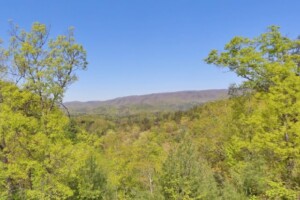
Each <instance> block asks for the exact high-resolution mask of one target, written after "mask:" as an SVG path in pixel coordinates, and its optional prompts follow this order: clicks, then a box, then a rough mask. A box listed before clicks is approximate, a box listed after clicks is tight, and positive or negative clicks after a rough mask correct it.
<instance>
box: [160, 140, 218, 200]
mask: <svg viewBox="0 0 300 200" xmlns="http://www.w3.org/2000/svg"><path fill="white" fill-rule="evenodd" d="M161 187H162V192H163V195H164V197H165V198H166V199H182V200H188V199H216V198H217V195H218V194H217V192H218V191H217V185H216V182H215V180H214V177H213V173H212V171H211V169H210V167H209V166H208V165H207V163H206V162H205V161H204V160H201V159H200V157H199V155H198V154H197V151H196V149H195V148H194V146H193V144H192V143H191V141H188V140H186V141H184V142H182V143H181V144H180V145H179V147H178V148H177V149H176V150H175V151H173V152H171V153H170V154H169V156H168V158H167V160H166V161H165V163H164V165H163V169H162V176H161Z"/></svg>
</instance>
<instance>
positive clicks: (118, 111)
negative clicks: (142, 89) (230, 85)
mask: <svg viewBox="0 0 300 200" xmlns="http://www.w3.org/2000/svg"><path fill="white" fill-rule="evenodd" d="M227 93H228V90H226V89H215V90H201V91H180V92H168V93H156V94H147V95H136V96H127V97H119V98H116V99H112V100H107V101H88V102H79V101H73V102H66V103H65V106H66V107H67V108H68V110H69V112H70V113H71V114H102V115H122V116H124V115H131V114H137V113H141V112H164V111H166V112H168V111H179V110H187V109H189V108H192V107H193V106H196V105H200V104H203V103H206V102H210V101H215V100H219V99H224V98H227V97H228V94H227Z"/></svg>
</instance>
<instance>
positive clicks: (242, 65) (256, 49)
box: [205, 26, 300, 91]
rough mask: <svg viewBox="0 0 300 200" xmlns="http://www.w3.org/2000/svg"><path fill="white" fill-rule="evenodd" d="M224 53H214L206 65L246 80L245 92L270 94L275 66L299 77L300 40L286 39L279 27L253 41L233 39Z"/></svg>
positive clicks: (207, 59) (239, 38)
mask: <svg viewBox="0 0 300 200" xmlns="http://www.w3.org/2000/svg"><path fill="white" fill-rule="evenodd" d="M224 49H225V51H224V52H221V53H219V52H218V51H217V50H212V51H211V52H210V53H209V55H208V57H207V58H206V59H205V61H206V62H207V63H209V64H215V65H217V66H221V67H227V68H229V69H230V70H231V71H233V72H235V73H236V74H237V75H238V76H240V77H242V78H244V79H246V81H245V82H244V86H245V87H246V88H250V89H255V90H257V91H268V89H269V87H270V86H272V85H274V84H275V83H274V80H272V77H273V76H274V73H276V72H275V71H274V67H276V66H281V67H284V68H287V69H288V70H289V71H291V72H293V73H294V74H295V75H297V76H299V75H300V40H299V39H295V40H292V39H289V38H288V37H285V36H283V35H282V34H281V33H280V32H279V27H277V26H271V27H269V28H268V31H267V32H266V33H263V34H261V35H260V36H258V37H256V38H253V39H250V38H244V37H234V38H233V39H232V40H231V41H230V42H229V43H228V44H226V45H225V48H224ZM277 68H278V67H277ZM284 76H285V74H283V75H282V77H284Z"/></svg>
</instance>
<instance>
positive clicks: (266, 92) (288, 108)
mask: <svg viewBox="0 0 300 200" xmlns="http://www.w3.org/2000/svg"><path fill="white" fill-rule="evenodd" d="M299 42H300V41H299V40H298V39H296V40H292V39H289V38H287V37H284V36H282V35H281V33H280V32H279V28H278V27H275V26H271V27H270V28H269V29H268V32H266V33H263V34H261V35H260V36H259V37H257V38H254V39H249V38H243V37H235V38H234V39H232V40H231V41H230V42H229V43H228V44H227V45H226V46H225V51H224V52H222V53H218V52H217V51H216V50H213V51H212V52H211V53H210V54H209V56H208V58H207V59H206V61H207V62H208V63H213V64H216V65H218V66H223V67H228V68H229V69H230V70H232V71H234V72H235V73H236V74H237V75H238V76H241V77H243V78H245V79H246V80H245V81H244V83H243V85H242V87H245V88H246V89H247V90H248V91H249V92H250V94H248V95H244V96H240V97H237V98H236V99H235V103H234V105H233V106H234V107H233V110H234V115H233V119H232V124H233V125H232V126H231V128H232V129H231V130H232V132H233V133H234V134H233V135H232V137H231V142H230V143H228V144H227V161H228V163H229V164H230V165H231V168H232V169H235V171H241V169H251V171H253V170H254V171H255V170H256V173H261V172H259V171H257V170H259V169H261V168H253V167H251V163H255V162H254V161H255V160H263V161H264V162H263V163H264V164H263V167H262V168H264V170H265V171H266V172H265V173H261V174H265V178H264V181H263V183H262V184H261V185H262V187H260V188H258V187H255V186H254V185H255V184H253V183H254V182H258V180H260V178H259V177H255V176H252V178H249V177H247V178H244V179H243V182H244V186H246V188H247V189H246V191H247V192H246V193H247V194H248V195H259V196H261V197H262V196H267V197H269V198H271V199H272V198H275V197H276V196H277V197H278V198H279V197H280V198H282V199H296V198H297V196H298V197H299V192H297V191H298V189H299V186H300V185H299V184H300V182H299V179H298V178H297V177H298V176H299V159H300V158H299V152H300V140H299V138H300V135H299V131H297V130H299V120H300V119H299V116H300V110H299V100H300V90H299V85H300V76H299V75H300V74H299V72H300V71H299V70H300V69H299V67H300V54H299ZM252 166H253V165H252ZM249 167H250V168H249ZM242 171H243V170H242ZM247 171H249V170H247ZM241 173H244V172H241ZM251 173H252V174H254V173H255V172H251ZM266 185H267V186H266ZM256 186H257V184H256ZM275 191H280V192H278V193H276V192H275Z"/></svg>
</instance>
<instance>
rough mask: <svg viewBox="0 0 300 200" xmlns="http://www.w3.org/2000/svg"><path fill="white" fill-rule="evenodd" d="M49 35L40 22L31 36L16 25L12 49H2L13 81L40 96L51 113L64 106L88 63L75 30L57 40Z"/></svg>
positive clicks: (70, 30) (11, 42)
mask: <svg viewBox="0 0 300 200" xmlns="http://www.w3.org/2000/svg"><path fill="white" fill-rule="evenodd" d="M49 33H50V29H49V28H48V27H47V26H46V25H44V24H41V23H38V22H36V23H34V24H33V25H32V27H31V30H30V31H29V32H27V31H25V30H23V29H20V28H19V27H18V26H17V25H14V24H12V26H11V31H10V36H11V38H10V45H9V48H8V49H7V50H5V49H4V48H2V49H1V51H0V55H1V56H0V58H1V61H2V65H1V67H2V68H5V69H6V72H7V75H8V77H9V79H10V80H14V82H15V83H16V85H18V86H20V87H21V88H23V89H26V90H29V91H31V92H33V93H35V94H37V95H38V96H39V97H40V102H41V105H42V106H43V107H45V106H46V105H47V107H48V109H50V110H51V109H53V108H54V105H55V104H60V103H62V100H63V96H64V93H65V91H66V89H67V87H68V86H69V85H70V84H72V83H73V82H74V81H76V80H77V76H76V73H75V72H76V71H77V70H84V69H86V67H87V61H86V52H85V50H84V49H83V47H82V45H80V44H78V43H76V41H75V38H74V32H73V29H72V28H70V29H69V31H68V33H67V34H66V35H59V36H57V37H56V38H55V39H49ZM45 102H50V103H48V104H46V103H45Z"/></svg>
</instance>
